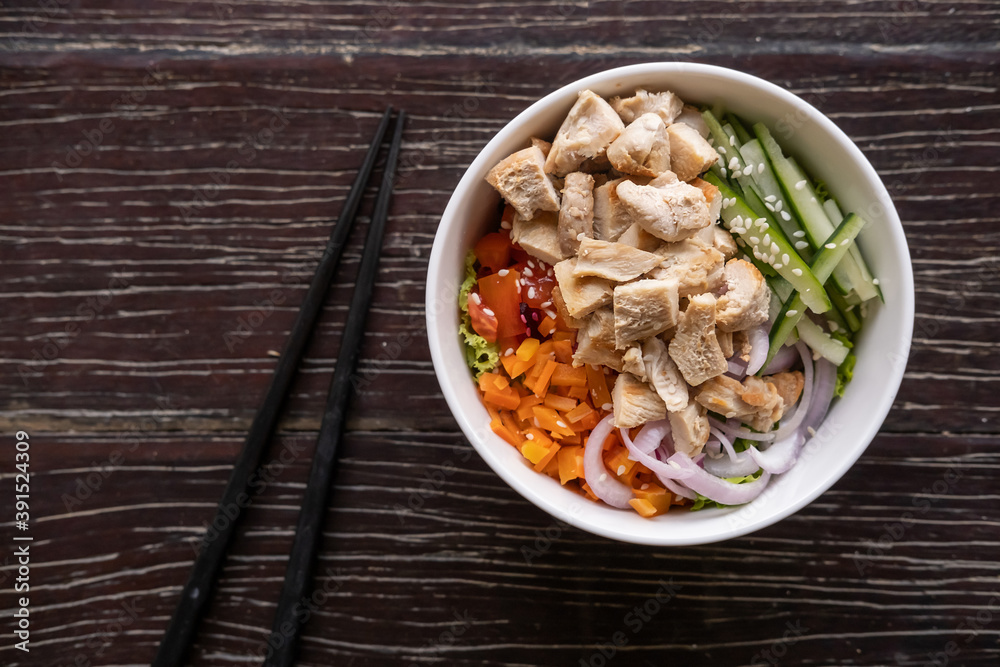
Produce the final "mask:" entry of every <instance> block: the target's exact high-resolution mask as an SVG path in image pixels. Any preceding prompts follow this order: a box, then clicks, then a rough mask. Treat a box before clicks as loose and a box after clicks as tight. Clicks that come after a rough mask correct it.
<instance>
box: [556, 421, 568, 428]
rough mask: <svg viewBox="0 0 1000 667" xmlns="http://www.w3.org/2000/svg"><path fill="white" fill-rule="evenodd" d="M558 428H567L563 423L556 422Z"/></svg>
mask: <svg viewBox="0 0 1000 667" xmlns="http://www.w3.org/2000/svg"><path fill="white" fill-rule="evenodd" d="M556 426H558V427H559V428H566V424H565V423H563V422H561V421H556Z"/></svg>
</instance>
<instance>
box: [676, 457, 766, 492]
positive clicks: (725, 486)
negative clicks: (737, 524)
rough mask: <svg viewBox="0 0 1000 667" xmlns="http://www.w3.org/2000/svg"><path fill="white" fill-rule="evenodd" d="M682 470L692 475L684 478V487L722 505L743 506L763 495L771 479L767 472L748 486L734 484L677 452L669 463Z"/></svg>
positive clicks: (748, 483) (747, 484)
mask: <svg viewBox="0 0 1000 667" xmlns="http://www.w3.org/2000/svg"><path fill="white" fill-rule="evenodd" d="M667 462H668V463H671V464H674V465H676V466H677V467H678V468H679V469H680V470H682V471H684V472H687V473H690V475H689V476H688V477H686V478H684V485H685V486H687V487H688V488H689V489H691V490H692V491H695V492H697V493H700V494H701V495H703V496H705V497H706V498H708V499H710V500H714V501H715V502H717V503H720V504H722V505H743V504H744V503H748V502H750V501H751V500H753V499H754V498H756V497H757V496H759V495H760V494H761V492H762V491H763V490H764V488H765V487H767V483H768V482H769V481H770V479H771V473H769V472H767V471H766V470H765V471H764V472H763V473H762V474H761V476H760V477H759V478H757V479H755V480H754V481H752V482H747V483H746V484H733V483H732V482H727V481H726V480H724V479H721V478H719V477H716V476H715V475H713V474H711V473H709V472H707V471H705V470H702V469H701V468H699V467H698V466H697V464H695V462H694V461H692V460H691V458H690V457H688V456H687V455H686V454H682V453H681V452H677V453H676V454H674V455H673V456H671V457H670V459H669V460H668V461H667Z"/></svg>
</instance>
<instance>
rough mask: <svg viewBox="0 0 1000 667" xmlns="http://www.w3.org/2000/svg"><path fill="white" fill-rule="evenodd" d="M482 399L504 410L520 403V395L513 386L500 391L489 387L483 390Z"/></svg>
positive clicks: (515, 406)
mask: <svg viewBox="0 0 1000 667" xmlns="http://www.w3.org/2000/svg"><path fill="white" fill-rule="evenodd" d="M483 400H484V401H485V402H487V403H492V404H493V405H495V406H497V407H498V408H503V409H504V410H515V409H517V406H518V405H520V404H521V397H520V395H519V394H518V393H517V391H516V390H515V389H514V388H513V387H507V388H506V389H504V390H502V391H501V390H497V389H493V388H489V389H488V390H486V391H484V392H483Z"/></svg>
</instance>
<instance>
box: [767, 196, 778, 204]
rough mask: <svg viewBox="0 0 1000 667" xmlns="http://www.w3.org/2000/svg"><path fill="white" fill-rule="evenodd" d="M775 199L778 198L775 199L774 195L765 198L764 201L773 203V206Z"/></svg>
mask: <svg viewBox="0 0 1000 667" xmlns="http://www.w3.org/2000/svg"><path fill="white" fill-rule="evenodd" d="M775 199H777V197H775V196H774V195H768V196H766V197H764V201H766V202H771V203H772V204H773V203H774V200H775Z"/></svg>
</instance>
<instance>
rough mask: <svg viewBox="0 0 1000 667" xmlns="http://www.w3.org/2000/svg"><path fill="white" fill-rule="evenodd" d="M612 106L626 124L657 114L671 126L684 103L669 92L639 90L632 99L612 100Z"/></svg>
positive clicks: (615, 98) (619, 98)
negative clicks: (647, 115)
mask: <svg viewBox="0 0 1000 667" xmlns="http://www.w3.org/2000/svg"><path fill="white" fill-rule="evenodd" d="M611 106H612V108H614V110H615V111H617V112H618V115H619V116H621V119H622V120H623V121H625V122H626V123H631V122H632V121H634V120H635V119H636V118H638V117H639V116H642V115H643V114H647V113H655V114H656V115H658V116H659V117H660V119H661V120H662V121H663V123H664V124H665V125H670V123H672V122H674V119H675V118H677V116H678V115H679V114H680V113H681V109H683V107H684V102H682V101H681V98H679V97H677V96H676V95H674V94H673V93H671V92H670V91H669V90H668V91H665V92H662V93H650V92H647V91H645V90H643V89H642V88H639V89H638V90H636V91H635V95H633V96H632V97H626V98H621V97H613V98H611Z"/></svg>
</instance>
